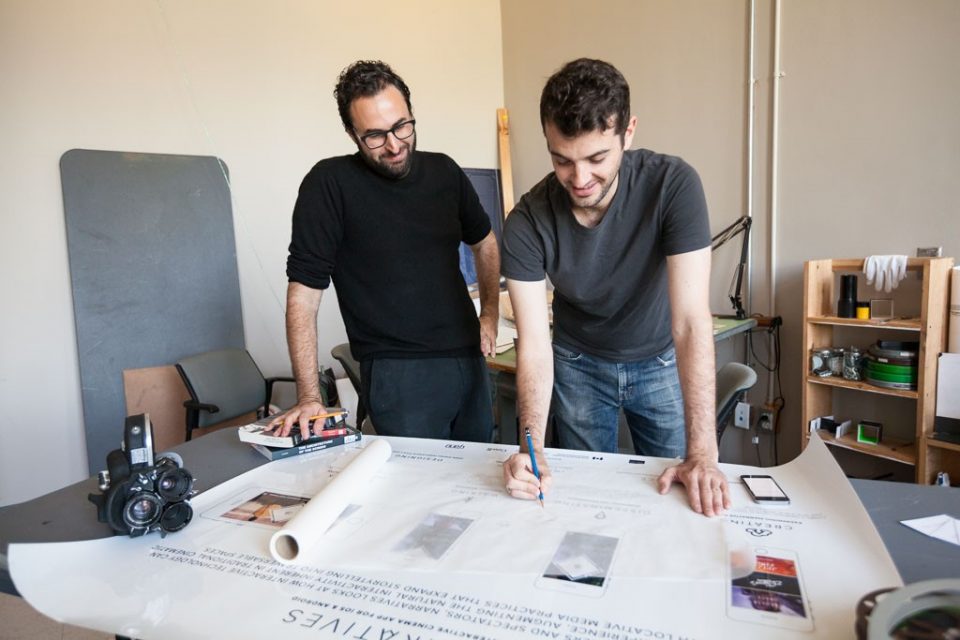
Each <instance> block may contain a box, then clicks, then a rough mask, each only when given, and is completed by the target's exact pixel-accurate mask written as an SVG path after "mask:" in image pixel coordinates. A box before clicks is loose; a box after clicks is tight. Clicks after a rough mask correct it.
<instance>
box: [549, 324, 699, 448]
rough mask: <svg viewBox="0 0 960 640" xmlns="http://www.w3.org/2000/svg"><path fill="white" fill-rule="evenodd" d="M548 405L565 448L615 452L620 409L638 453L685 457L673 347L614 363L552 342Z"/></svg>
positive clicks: (680, 396) (684, 433) (678, 380)
mask: <svg viewBox="0 0 960 640" xmlns="http://www.w3.org/2000/svg"><path fill="white" fill-rule="evenodd" d="M552 407H553V416H554V424H555V426H556V429H557V437H558V440H559V444H560V446H561V447H562V448H564V449H580V450H584V451H605V452H610V453H615V452H616V451H617V434H618V431H619V414H620V409H623V412H624V414H625V415H626V418H627V425H629V427H630V437H631V438H632V440H633V448H634V451H636V453H637V454H638V455H644V456H655V457H660V458H683V457H685V456H686V449H687V437H686V428H685V422H684V416H683V394H682V393H681V391H680V378H679V376H678V375H677V363H676V354H675V352H674V349H673V347H670V348H669V349H668V350H667V351H665V352H663V353H661V354H660V355H659V356H654V357H653V358H649V359H647V360H640V361H636V362H619V363H618V362H611V361H609V360H602V359H600V358H597V357H594V356H591V355H588V354H586V353H579V352H575V351H571V350H570V349H568V348H566V347H564V346H563V345H558V344H556V343H554V345H553V405H552Z"/></svg>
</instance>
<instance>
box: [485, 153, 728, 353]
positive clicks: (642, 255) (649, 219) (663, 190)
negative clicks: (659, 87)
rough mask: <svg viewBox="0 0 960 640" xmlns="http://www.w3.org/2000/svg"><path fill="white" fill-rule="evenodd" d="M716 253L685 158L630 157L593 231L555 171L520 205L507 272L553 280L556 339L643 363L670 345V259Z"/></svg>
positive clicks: (505, 260) (508, 230)
mask: <svg viewBox="0 0 960 640" xmlns="http://www.w3.org/2000/svg"><path fill="white" fill-rule="evenodd" d="M708 246H710V223H709V220H708V218H707V204H706V200H705V198H704V195H703V186H702V185H701V183H700V177H699V176H698V175H697V172H696V171H695V170H694V169H693V167H691V166H690V165H688V164H687V163H686V162H684V161H683V160H681V159H680V158H677V157H674V156H667V155H662V154H658V153H654V152H652V151H649V150H646V149H639V150H635V151H628V152H627V153H626V154H625V155H624V158H623V163H622V164H621V166H620V175H619V182H618V185H617V192H616V194H615V195H614V198H613V202H611V203H610V208H609V209H608V210H607V213H606V215H604V217H603V219H602V220H601V221H600V224H598V225H597V226H596V227H594V228H592V229H588V228H586V227H583V226H582V225H581V224H580V223H578V222H577V220H576V218H575V217H574V216H573V212H572V211H571V209H570V198H569V196H568V195H567V192H566V191H565V190H564V188H563V186H562V185H561V184H560V182H559V181H558V180H557V177H556V175H555V174H553V173H551V174H550V175H548V176H547V177H546V178H544V179H543V180H541V181H540V182H539V183H538V184H537V185H536V186H535V187H533V189H531V190H530V191H529V192H528V193H527V194H525V195H524V196H523V197H522V198H520V202H519V203H518V204H517V206H516V208H515V209H514V210H513V212H512V213H511V214H510V216H509V217H508V218H507V222H506V226H505V228H504V232H503V256H502V262H501V272H502V274H503V275H504V276H505V277H507V278H510V279H513V280H522V281H527V282H535V281H538V280H543V279H544V275H548V276H550V280H551V282H552V283H553V286H554V288H555V290H554V298H553V320H554V327H553V339H554V341H555V342H557V343H558V344H561V345H564V346H565V347H567V348H570V349H572V350H574V351H582V352H586V353H589V354H591V355H594V356H597V357H599V358H603V359H606V360H613V361H617V362H629V361H634V360H643V359H646V358H650V357H653V356H655V355H658V354H660V353H662V352H664V351H666V350H667V349H668V348H669V347H670V346H671V345H672V343H673V338H672V336H671V332H670V301H669V297H668V293H667V263H666V257H667V256H669V255H676V254H680V253H687V252H689V251H695V250H697V249H703V248H704V247H708Z"/></svg>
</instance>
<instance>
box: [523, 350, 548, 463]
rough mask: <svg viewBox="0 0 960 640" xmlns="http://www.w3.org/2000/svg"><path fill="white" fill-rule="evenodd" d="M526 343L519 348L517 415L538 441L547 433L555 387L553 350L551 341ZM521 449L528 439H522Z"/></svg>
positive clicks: (541, 440) (524, 446) (524, 427)
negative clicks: (551, 398)
mask: <svg viewBox="0 0 960 640" xmlns="http://www.w3.org/2000/svg"><path fill="white" fill-rule="evenodd" d="M538 342H541V343H538V344H533V341H531V344H528V345H525V344H524V342H523V340H522V339H521V340H520V342H519V344H518V349H517V417H518V418H519V420H520V428H521V429H530V433H531V435H532V436H533V439H534V441H535V442H543V440H544V437H545V435H546V427H547V414H548V413H549V411H550V395H551V393H552V391H553V351H552V350H551V348H550V343H549V341H547V342H546V344H542V341H538ZM520 448H521V449H526V443H525V442H523V441H522V440H521V445H520Z"/></svg>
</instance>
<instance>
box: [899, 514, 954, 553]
mask: <svg viewBox="0 0 960 640" xmlns="http://www.w3.org/2000/svg"><path fill="white" fill-rule="evenodd" d="M900 524H903V525H906V526H908V527H910V528H911V529H913V530H914V531H919V532H920V533H922V534H924V535H926V536H930V537H931V538H936V539H938V540H943V541H944V542H949V543H950V544H956V545H960V520H958V519H956V518H954V517H951V516H948V515H947V514H945V513H941V514H940V515H938V516H929V517H926V518H914V519H913V520H901V521H900Z"/></svg>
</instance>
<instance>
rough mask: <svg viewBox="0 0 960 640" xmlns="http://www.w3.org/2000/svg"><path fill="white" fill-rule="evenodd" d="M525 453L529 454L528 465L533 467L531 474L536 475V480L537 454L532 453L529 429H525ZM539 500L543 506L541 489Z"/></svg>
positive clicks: (538, 477)
mask: <svg viewBox="0 0 960 640" xmlns="http://www.w3.org/2000/svg"><path fill="white" fill-rule="evenodd" d="M526 433H527V453H529V454H530V466H531V467H532V468H533V475H535V476H537V480H539V479H540V470H539V469H537V456H536V455H535V454H534V453H533V438H532V437H531V436H530V429H527V432H526ZM538 499H539V500H540V506H541V507H543V491H542V490H541V491H540V495H539V496H538Z"/></svg>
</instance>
